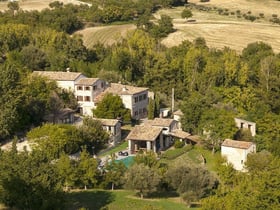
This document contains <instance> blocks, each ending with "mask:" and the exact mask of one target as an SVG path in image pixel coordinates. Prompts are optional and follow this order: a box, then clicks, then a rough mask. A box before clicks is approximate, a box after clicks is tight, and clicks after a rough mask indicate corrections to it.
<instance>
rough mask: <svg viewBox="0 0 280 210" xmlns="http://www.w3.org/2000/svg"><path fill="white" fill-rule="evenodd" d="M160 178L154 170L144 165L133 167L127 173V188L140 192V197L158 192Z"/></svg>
mask: <svg viewBox="0 0 280 210" xmlns="http://www.w3.org/2000/svg"><path fill="white" fill-rule="evenodd" d="M159 183H160V177H159V175H158V174H157V172H156V171H155V170H154V169H151V168H149V167H148V166H145V165H144V164H139V165H136V164H135V165H133V166H131V167H130V168H129V169H128V170H127V172H126V173H125V187H126V188H128V189H135V190H138V191H139V194H140V197H141V198H143V196H148V194H149V193H151V192H154V191H156V188H157V186H158V185H159Z"/></svg>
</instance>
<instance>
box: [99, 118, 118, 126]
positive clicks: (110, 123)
mask: <svg viewBox="0 0 280 210" xmlns="http://www.w3.org/2000/svg"><path fill="white" fill-rule="evenodd" d="M94 119H95V120H98V121H100V122H101V123H102V125H107V126H115V125H116V124H117V123H118V122H119V121H118V120H116V119H101V118H94Z"/></svg>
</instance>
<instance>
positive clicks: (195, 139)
mask: <svg viewBox="0 0 280 210" xmlns="http://www.w3.org/2000/svg"><path fill="white" fill-rule="evenodd" d="M186 139H188V140H190V141H193V142H195V143H199V142H201V138H200V136H197V135H190V136H188V137H187V138H186Z"/></svg>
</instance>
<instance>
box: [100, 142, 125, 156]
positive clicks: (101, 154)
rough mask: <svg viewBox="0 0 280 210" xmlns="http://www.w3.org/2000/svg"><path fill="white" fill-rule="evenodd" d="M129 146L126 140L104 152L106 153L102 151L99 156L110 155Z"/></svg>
mask: <svg viewBox="0 0 280 210" xmlns="http://www.w3.org/2000/svg"><path fill="white" fill-rule="evenodd" d="M127 147H128V142H127V141H124V142H123V143H121V144H119V145H117V146H115V147H113V148H112V149H109V150H108V151H106V152H104V153H102V152H101V153H100V154H98V156H99V157H104V156H106V155H110V154H112V153H116V152H119V151H121V150H125V149H126V148H127Z"/></svg>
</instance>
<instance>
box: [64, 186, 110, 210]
mask: <svg viewBox="0 0 280 210" xmlns="http://www.w3.org/2000/svg"><path fill="white" fill-rule="evenodd" d="M66 198H67V199H66V200H67V203H66V206H67V208H66V209H67V210H77V209H80V208H82V207H83V208H85V209H102V207H105V206H106V205H108V204H109V203H111V202H113V201H114V200H115V196H114V194H113V193H112V192H109V191H104V190H94V191H91V190H89V191H79V192H71V193H67V195H66Z"/></svg>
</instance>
